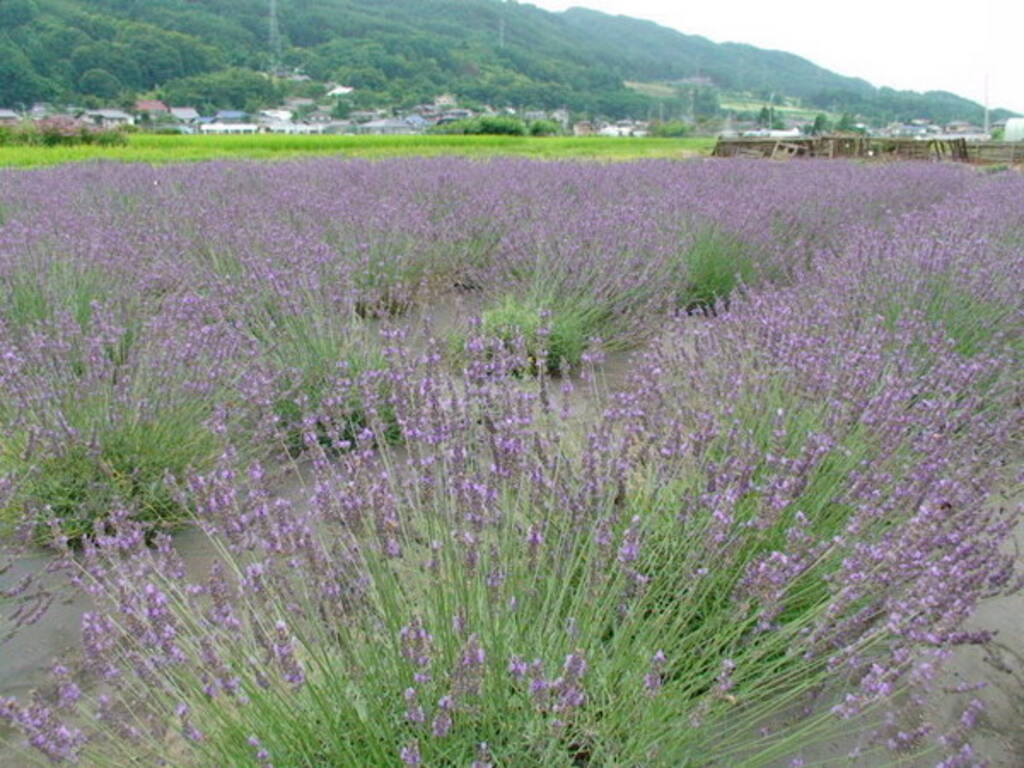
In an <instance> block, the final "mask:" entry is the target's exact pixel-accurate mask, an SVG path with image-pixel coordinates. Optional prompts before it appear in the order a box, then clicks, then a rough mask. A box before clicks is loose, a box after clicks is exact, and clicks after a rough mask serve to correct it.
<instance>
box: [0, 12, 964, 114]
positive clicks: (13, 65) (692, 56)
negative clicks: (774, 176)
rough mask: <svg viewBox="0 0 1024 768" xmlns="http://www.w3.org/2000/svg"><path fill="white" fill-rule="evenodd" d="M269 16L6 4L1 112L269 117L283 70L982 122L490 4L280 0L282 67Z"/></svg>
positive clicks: (591, 105)
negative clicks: (92, 109) (252, 111)
mask: <svg viewBox="0 0 1024 768" xmlns="http://www.w3.org/2000/svg"><path fill="white" fill-rule="evenodd" d="M269 6H270V3H269V1H268V0H0V106H6V107H16V106H18V105H21V104H29V103H31V102H34V101H39V100H47V99H50V100H72V101H78V102H82V103H86V104H88V103H119V102H128V101H130V100H131V99H132V98H134V97H135V96H136V95H138V94H140V93H155V94H157V95H160V96H163V97H164V98H166V99H168V100H170V101H173V102H175V103H189V104H203V105H208V106H212V107H246V106H250V107H252V106H255V105H269V104H271V103H272V102H274V101H275V100H277V99H279V98H280V97H281V95H282V91H281V84H280V83H279V82H277V81H275V80H273V79H270V78H267V77H265V76H264V74H262V73H265V72H269V71H273V70H274V69H279V68H284V69H286V70H288V71H301V72H304V73H305V74H307V75H309V76H310V77H311V78H313V79H314V80H315V81H321V82H322V81H333V82H338V83H343V84H346V85H350V86H353V87H355V88H357V89H358V96H357V97H356V98H357V101H358V103H359V104H360V105H364V106H370V105H374V104H388V105H395V106H399V105H409V104H414V103H417V102H421V101H425V100H428V99H430V98H433V97H434V96H436V95H437V94H438V93H441V92H446V91H447V92H452V93H454V94H456V95H458V96H459V97H460V98H461V99H464V100H469V101H474V102H478V103H488V104H492V105H495V106H505V105H515V106H521V107H540V108H554V107H561V106H567V107H569V108H571V109H573V110H577V111H585V112H590V113H596V114H604V115H607V116H612V117H616V116H626V115H632V116H642V115H643V114H645V113H648V112H649V111H651V110H652V108H653V107H654V106H655V104H656V102H655V100H654V99H652V97H650V96H648V95H644V94H641V93H638V92H636V91H634V90H631V89H629V88H627V87H626V86H625V84H624V82H625V81H647V82H668V83H673V82H677V81H679V80H682V79H686V78H693V77H702V78H709V79H710V80H711V82H712V84H713V85H712V86H711V89H713V90H729V91H741V92H747V93H751V94H754V95H755V96H756V97H759V98H768V96H769V95H770V94H773V93H774V94H775V95H776V97H777V98H779V97H782V96H790V97H798V98H799V99H801V101H802V102H803V103H804V104H805V105H808V106H810V107H814V108H821V109H828V110H831V111H841V112H853V113H857V114H860V115H863V116H864V117H867V118H871V119H874V120H889V119H908V118H912V117H927V118H931V119H934V120H952V119H968V120H980V117H981V107H980V106H979V105H977V104H975V103H973V102H970V101H967V100H965V99H962V98H959V97H957V96H954V95H953V94H946V93H928V94H914V93H909V92H897V91H893V90H891V89H886V88H882V89H880V90H879V89H876V88H874V87H873V86H871V85H870V84H869V83H867V82H865V81H863V80H858V79H855V78H850V77H843V76H840V75H836V74H834V73H832V72H829V71H827V70H825V69H822V68H820V67H817V66H815V65H814V64H812V63H811V62H808V61H806V60H805V59H801V58H800V57H798V56H794V55H792V54H788V53H783V52H779V51H765V50H760V49H757V48H754V47H752V46H747V45H738V44H732V43H727V44H715V43H712V42H711V41H709V40H707V39H704V38H701V37H696V36H690V35H683V34H680V33H678V32H675V31H673V30H670V29H666V28H664V27H660V26H658V25H656V24H654V23H651V22H645V21H639V20H636V19H629V18H625V17H614V16H608V15H605V14H601V13H597V12H593V11H588V10H584V9H572V10H570V11H567V12H565V13H549V12H546V11H542V10H540V9H538V8H536V7H534V6H530V5H519V4H515V3H507V4H503V3H501V2H499V1H498V0H280V2H279V9H280V10H279V27H280V61H275V59H277V53H276V52H275V49H274V47H273V46H272V45H271V44H270V34H269V29H270V24H269ZM502 17H504V18H502ZM692 87H693V86H688V85H684V86H681V88H680V92H679V97H678V102H677V103H676V104H673V103H672V99H671V98H670V99H668V102H669V103H668V104H662V105H661V108H662V109H664V108H665V107H668V108H669V109H670V110H671V109H673V108H677V107H678V108H682V105H683V104H685V103H691V96H692V94H691V93H690V91H691V89H692ZM704 87H705V88H707V86H704ZM704 96H705V97H706V96H707V94H704ZM661 101H662V102H664V101H666V100H665V99H662V100H661ZM698 103H701V104H708V103H709V99H708V98H702V99H700V100H699V102H698ZM710 103H712V104H713V103H714V101H713V100H710Z"/></svg>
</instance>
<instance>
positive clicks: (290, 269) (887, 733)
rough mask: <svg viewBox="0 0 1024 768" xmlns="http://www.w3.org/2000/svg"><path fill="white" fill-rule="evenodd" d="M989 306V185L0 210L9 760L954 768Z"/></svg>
mask: <svg viewBox="0 0 1024 768" xmlns="http://www.w3.org/2000/svg"><path fill="white" fill-rule="evenodd" d="M1022 296H1024V177H1022V176H1020V175H1019V174H1014V173H996V174H983V173H979V172H977V171H975V170H972V169H968V168H962V167H952V166H945V165H932V164H916V165H914V164H907V165H884V166H883V165H879V166H862V165H854V164H848V163H839V162H837V163H827V162H813V163H812V162H807V163H792V164H775V163H759V162H756V161H754V162H745V161H715V160H704V161H696V162H688V163H679V162H672V161H661V160H651V161H643V162H633V163H621V164H593V163H582V162H581V163H573V162H536V161H529V160H513V159H494V160H488V161H471V160H465V159H457V158H432V159H395V160H383V161H377V162H370V161H341V160H337V161H335V160H324V159H319V160H306V161H288V162H279V163H275V164H273V165H261V164H256V163H244V162H213V163H203V164H196V165H189V166H180V165H179V166H165V167H161V168H153V167H149V166H143V165H131V166H129V165H121V164H114V163H108V164H94V165H80V166H65V167H57V168H53V169H47V170H37V171H11V170H8V171H0V426H2V432H0V436H2V441H0V540H2V542H3V552H4V554H3V555H2V557H3V558H5V559H6V560H8V561H9V570H8V571H7V573H6V576H5V575H4V574H3V573H0V578H3V581H2V582H0V585H2V587H3V591H2V592H0V594H2V598H0V599H2V603H0V610H2V613H0V622H2V623H0V638H5V639H6V640H7V641H8V644H7V645H2V644H0V657H3V656H4V654H5V653H10V651H8V650H7V649H10V648H12V647H16V646H17V644H18V643H19V641H21V642H22V643H23V645H22V646H20V647H22V648H25V647H28V646H29V645H33V644H34V640H33V641H32V642H30V643H26V642H25V639H26V638H29V637H33V636H32V634H31V633H33V632H34V631H35V630H36V629H37V627H39V626H42V625H43V624H44V623H45V622H46V621H47V617H48V616H50V614H51V612H52V611H54V610H56V609H57V607H58V606H59V605H61V604H62V602H65V601H77V603H76V604H77V605H80V606H82V608H81V611H79V613H78V614H75V616H74V625H75V635H76V640H75V647H73V648H70V649H68V652H67V654H66V655H64V654H62V655H61V658H59V659H52V658H47V659H46V666H47V668H48V669H49V671H50V673H51V674H49V675H47V678H48V679H47V680H46V681H43V680H40V681H38V682H39V684H38V685H37V681H36V680H35V679H34V678H33V680H31V681H28V680H27V679H26V680H20V681H19V680H13V681H9V684H8V685H7V686H6V688H0V720H3V721H4V722H5V723H6V726H5V727H6V730H5V731H3V738H5V739H6V747H5V749H6V750H7V751H0V761H2V762H3V764H4V765H8V764H9V765H15V766H20V765H35V764H39V765H51V764H57V765H64V764H67V765H80V766H91V767H93V768H100V767H102V768H107V767H110V768H117V767H120V766H157V765H166V766H180V767H182V768H190V767H196V768H221V767H223V768H271V767H273V768H341V767H345V768H348V767H350V766H365V767H366V768H376V767H377V766H380V767H382V768H383V767H384V766H396V767H398V766H424V767H425V768H449V767H450V768H464V767H468V766H472V768H531V767H533V766H544V767H547V766H551V767H552V768H613V767H614V768H618V767H623V768H625V767H627V766H628V767H630V768H633V767H637V768H640V767H644V768H654V767H655V766H665V767H666V768H684V767H685V768H712V767H714V768H734V767H739V766H742V767H743V768H754V767H755V766H763V767H765V768H775V767H779V768H781V767H782V766H794V767H795V766H803V765H807V766H810V765H816V764H820V765H859V766H884V765H896V764H900V765H910V764H911V763H910V762H906V761H910V760H913V761H922V762H914V763H912V764H913V765H935V766H943V768H956V767H959V766H980V765H986V764H987V763H986V760H987V759H988V758H987V756H986V755H985V754H984V750H982V749H979V748H977V747H976V735H977V733H978V732H979V729H980V728H981V727H982V726H984V724H985V722H986V715H985V712H984V710H983V704H984V698H985V697H984V695H983V693H982V690H981V688H980V687H979V685H975V683H978V684H983V683H984V682H985V681H984V680H974V681H971V680H968V681H961V682H958V683H957V684H956V685H955V686H951V685H950V682H949V674H948V672H949V665H950V663H951V659H953V658H954V657H955V655H956V654H957V652H958V649H960V648H962V647H967V646H978V647H982V646H984V647H987V645H988V644H989V643H990V642H992V641H994V637H995V636H994V635H993V634H992V630H994V629H996V627H995V626H980V625H979V623H978V621H977V616H979V615H980V614H979V613H978V610H979V606H984V605H986V604H987V601H989V600H991V599H994V598H997V597H998V596H1006V595H1013V594H1015V593H1016V592H1017V590H1019V588H1020V586H1021V584H1022V582H1021V574H1020V573H1018V572H1017V570H1016V567H1015V562H1014V556H1013V552H1012V551H1011V550H1010V549H1009V544H1010V542H1011V541H1012V535H1013V532H1014V530H1015V528H1016V526H1017V524H1018V522H1019V519H1020V514H1021V511H1022V508H1021V505H1020V495H1019V488H1020V472H1021V461H1020V459H1021V454H1022V451H1021V442H1020V439H1021V435H1022V432H1021V427H1022V426H1024V421H1022V418H1021V415H1022V409H1021V405H1022V399H1024V390H1022V380H1021V373H1020V372H1021V369H1022V362H1024V359H1022V358H1024V305H1022ZM199 551H201V553H202V555H201V557H200V556H197V555H196V552H199ZM30 560H31V562H33V563H41V564H42V565H41V566H40V567H38V568H35V569H34V570H32V569H27V567H26V566H25V563H27V562H29V561H30ZM2 567H3V566H2V565H0V568H2ZM79 615H80V616H81V618H80V624H79V623H78V622H79ZM79 637H80V641H79V640H78V638H79ZM1001 641H1004V642H1011V643H1012V642H1017V643H1018V645H1017V647H1018V648H1020V643H1019V638H1017V639H1016V640H1014V639H1013V638H1005V637H1002V638H1001ZM24 652H27V651H24ZM10 658H11V657H8V659H10ZM5 663H9V662H8V661H7V660H5V661H0V667H2V666H3V665H4V664H5ZM0 679H3V678H0ZM29 682H31V685H29ZM1020 694H1021V697H1022V701H1024V689H1022V690H1021V692H1020ZM939 698H941V700H942V702H943V706H945V707H947V708H950V707H951V708H952V709H953V714H952V715H951V716H947V717H938V716H935V712H934V707H931V706H930V705H932V704H934V703H935V702H936V701H937V700H938V699H939ZM947 705H948V706H947ZM839 735H841V736H842V738H841V739H840V738H839ZM1017 756H1018V757H1019V758H1020V761H1022V762H1024V752H1020V753H1018V755H1017ZM1006 764H1007V765H1012V764H1013V763H1006ZM1018 764H1019V763H1018Z"/></svg>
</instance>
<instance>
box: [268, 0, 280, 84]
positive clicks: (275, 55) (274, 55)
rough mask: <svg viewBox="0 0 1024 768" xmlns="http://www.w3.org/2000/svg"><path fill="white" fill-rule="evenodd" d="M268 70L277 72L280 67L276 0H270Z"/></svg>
mask: <svg viewBox="0 0 1024 768" xmlns="http://www.w3.org/2000/svg"><path fill="white" fill-rule="evenodd" d="M269 32H270V39H269V43H270V70H271V72H272V73H273V74H275V75H276V74H277V73H278V71H279V70H280V69H281V58H282V53H281V25H280V24H279V23H278V20H277V0H270V30H269Z"/></svg>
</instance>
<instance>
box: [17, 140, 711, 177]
mask: <svg viewBox="0 0 1024 768" xmlns="http://www.w3.org/2000/svg"><path fill="white" fill-rule="evenodd" d="M126 138H127V143H126V144H124V145H111V146H102V145H98V144H86V145H76V146H60V145H58V146H53V147H46V146H3V145H0V168H4V167H17V168H31V167H38V166H50V165H62V164H64V163H79V162H85V161H90V160H117V161H120V162H132V163H152V164H161V165H162V164H167V163H180V162H196V161H203V160H222V159H249V160H274V159H292V158H299V157H309V156H323V157H330V156H338V157H365V158H385V157H404V156H410V155H413V156H423V157H429V156H437V155H463V156H467V157H493V156H509V155H513V156H522V157H533V158H538V159H572V158H585V159H605V160H636V159H640V158H677V159H678V158H681V157H690V156H694V155H706V154H708V153H710V151H711V149H712V148H713V147H714V144H715V140H714V139H713V138H705V137H696V138H685V139H620V138H602V137H597V136H587V137H580V138H573V137H543V138H534V137H525V136H336V135H324V136H287V135H282V134H257V135H240V136H184V135H178V136H168V135H159V134H145V133H139V134H128V135H127V137H126Z"/></svg>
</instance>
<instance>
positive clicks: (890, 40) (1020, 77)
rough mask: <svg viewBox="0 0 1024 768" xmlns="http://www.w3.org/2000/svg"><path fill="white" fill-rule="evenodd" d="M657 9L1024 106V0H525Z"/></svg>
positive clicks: (849, 66) (715, 31)
mask: <svg viewBox="0 0 1024 768" xmlns="http://www.w3.org/2000/svg"><path fill="white" fill-rule="evenodd" d="M523 2H524V4H526V3H529V4H532V5H536V6H539V7H541V8H545V9H547V10H552V11H562V10H565V9H566V8H571V7H573V6H582V7H584V8H592V9H594V10H597V11H604V12H605V13H611V14H621V15H624V16H634V17H637V18H641V19H650V20H651V21H656V22H658V23H659V24H662V25H664V26H666V27H672V28H673V29H677V30H679V31H680V32H684V33H686V34H690V35H703V36H704V37H707V38H710V39H711V40H714V41H715V42H717V43H722V42H738V43H750V44H751V45H756V46H758V47H760V48H774V49H778V50H783V51H789V52H790V53H795V54H797V55H799V56H803V57H804V58H806V59H810V60H811V61H813V62H814V63H815V64H818V65H820V66H822V67H825V68H826V69H830V70H832V71H834V72H838V73H839V74H842V75H850V76H853V77H861V78H863V79H865V80H867V81H868V82H870V83H872V84H873V85H888V86H890V87H893V88H899V89H908V90H914V91H931V90H945V91H952V92H953V93H956V94H959V95H961V96H966V97H967V98H969V99H974V100H975V101H977V102H979V103H982V104H983V103H984V100H985V75H986V73H988V81H989V102H990V104H991V106H992V107H993V108H995V107H1006V108H1007V109H1012V110H1014V111H1016V112H1020V113H1022V114H1024V0H960V1H959V2H951V1H950V0H854V2H829V1H828V0H805V1H804V2H772V1H771V0H725V1H724V2H723V0H717V1H716V0H711V1H710V2H708V0H575V2H572V1H571V0H523Z"/></svg>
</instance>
